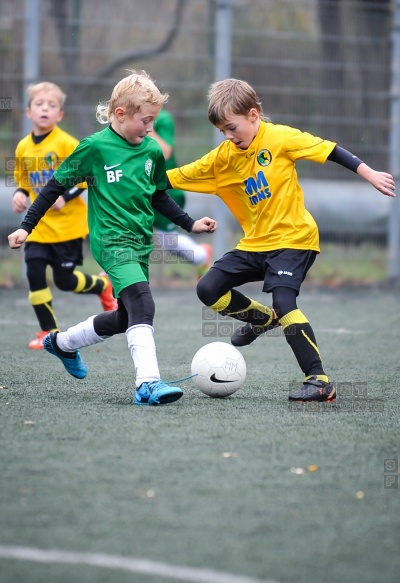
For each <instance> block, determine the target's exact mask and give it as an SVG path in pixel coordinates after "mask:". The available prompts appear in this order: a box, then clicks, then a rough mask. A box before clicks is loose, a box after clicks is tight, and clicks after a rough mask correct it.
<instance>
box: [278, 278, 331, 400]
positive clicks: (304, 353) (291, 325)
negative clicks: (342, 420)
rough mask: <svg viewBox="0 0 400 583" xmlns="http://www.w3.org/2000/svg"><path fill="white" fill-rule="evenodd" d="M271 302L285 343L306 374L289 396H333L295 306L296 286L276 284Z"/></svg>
mask: <svg viewBox="0 0 400 583" xmlns="http://www.w3.org/2000/svg"><path fill="white" fill-rule="evenodd" d="M272 297H273V306H274V308H275V309H276V311H277V312H278V313H279V314H280V321H281V325H282V329H283V333H284V336H285V338H286V341H287V343H288V344H289V346H290V348H291V349H292V351H293V354H294V355H295V357H296V360H297V362H298V364H299V366H300V368H301V370H302V371H303V373H304V375H305V380H304V384H303V386H302V387H301V388H300V389H299V390H298V391H294V392H293V393H291V395H289V400H291V401H294V400H300V401H330V400H333V399H334V398H335V397H336V392H335V389H334V386H333V385H332V383H330V382H329V379H328V376H327V375H326V373H325V371H324V368H323V365H322V360H321V355H320V351H319V348H318V345H317V341H316V338H315V334H314V331H313V329H312V327H311V325H310V323H309V321H308V319H307V318H306V316H305V315H304V314H303V312H302V311H301V310H299V309H298V307H297V302H296V298H297V290H295V289H292V288H288V287H276V288H274V289H273V290H272Z"/></svg>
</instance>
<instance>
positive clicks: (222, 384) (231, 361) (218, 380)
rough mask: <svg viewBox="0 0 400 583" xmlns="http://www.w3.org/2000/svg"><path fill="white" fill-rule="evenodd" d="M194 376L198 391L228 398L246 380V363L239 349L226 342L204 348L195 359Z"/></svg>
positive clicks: (193, 365) (212, 343) (210, 395)
mask: <svg viewBox="0 0 400 583" xmlns="http://www.w3.org/2000/svg"><path fill="white" fill-rule="evenodd" d="M191 370H192V375H196V376H195V377H194V378H193V381H194V383H195V385H196V387H197V388H198V389H200V391H202V392H203V393H204V394H205V395H208V396H209V397H219V398H221V397H228V396H229V395H232V393H235V392H236V391H237V390H238V389H240V387H241V386H242V385H243V383H244V381H245V379H246V361H245V360H244V358H243V356H242V354H241V353H240V352H239V350H238V349H237V348H235V347H234V346H232V345H231V344H227V343H226V342H211V343H210V344H206V345H205V346H202V348H200V349H199V350H198V351H197V352H196V354H195V355H194V357H193V360H192V366H191Z"/></svg>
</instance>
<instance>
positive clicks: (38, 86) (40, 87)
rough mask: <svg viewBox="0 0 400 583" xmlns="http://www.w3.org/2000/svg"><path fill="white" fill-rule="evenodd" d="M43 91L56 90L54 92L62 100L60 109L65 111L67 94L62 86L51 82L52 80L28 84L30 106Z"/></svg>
mask: <svg viewBox="0 0 400 583" xmlns="http://www.w3.org/2000/svg"><path fill="white" fill-rule="evenodd" d="M41 91H54V93H56V94H57V99H58V101H59V102H60V109H61V111H63V109H64V104H65V100H66V99H67V96H66V94H65V93H64V91H63V90H62V89H61V87H59V86H58V85H56V84H55V83H50V81H42V82H40V83H31V84H30V85H28V88H27V90H26V92H27V94H28V106H30V104H31V103H32V100H33V99H34V98H35V97H36V95H37V94H38V93H40V92H41Z"/></svg>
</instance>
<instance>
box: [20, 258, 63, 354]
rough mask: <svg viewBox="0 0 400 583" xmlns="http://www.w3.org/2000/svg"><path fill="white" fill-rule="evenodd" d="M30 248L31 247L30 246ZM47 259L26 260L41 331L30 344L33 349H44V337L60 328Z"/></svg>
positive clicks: (31, 296) (30, 298) (31, 293)
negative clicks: (48, 275) (49, 279)
mask: <svg viewBox="0 0 400 583" xmlns="http://www.w3.org/2000/svg"><path fill="white" fill-rule="evenodd" d="M28 248H29V247H28ZM46 267H47V260H46V259H43V258H32V259H28V260H27V261H26V274H27V278H28V284H29V303H30V304H31V306H32V308H33V310H34V312H35V314H36V318H37V319H38V322H39V326H40V332H37V334H36V336H37V338H35V340H31V342H29V344H28V346H29V348H31V349H33V350H40V349H43V338H44V337H45V336H46V335H47V334H48V333H49V332H53V331H55V330H58V326H57V321H56V317H55V313H54V310H53V305H52V299H53V296H52V293H51V290H50V288H49V287H48V285H47V280H46Z"/></svg>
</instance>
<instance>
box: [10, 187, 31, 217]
mask: <svg viewBox="0 0 400 583" xmlns="http://www.w3.org/2000/svg"><path fill="white" fill-rule="evenodd" d="M27 199H28V197H27V196H26V194H25V193H24V192H22V191H21V190H17V191H16V192H15V193H14V196H13V198H12V209H13V211H14V212H15V213H23V212H25V211H26V210H27V208H28V200H27Z"/></svg>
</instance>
